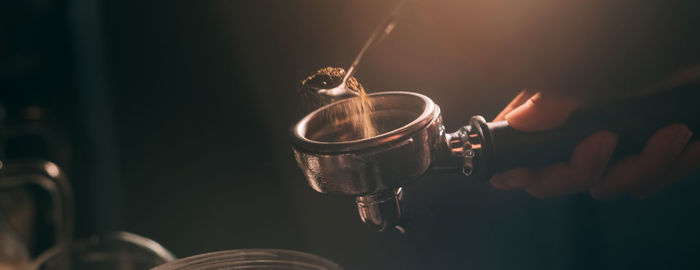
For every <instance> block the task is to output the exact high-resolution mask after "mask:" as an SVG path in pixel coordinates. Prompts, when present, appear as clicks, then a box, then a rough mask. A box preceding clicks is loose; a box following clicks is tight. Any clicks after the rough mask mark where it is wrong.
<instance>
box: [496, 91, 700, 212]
mask: <svg viewBox="0 0 700 270" xmlns="http://www.w3.org/2000/svg"><path fill="white" fill-rule="evenodd" d="M577 105H578V104H577V102H576V101H574V100H571V99H567V98H561V97H556V96H551V95H547V94H542V93H535V92H532V91H528V90H524V91H522V92H521V93H520V94H519V95H518V96H517V97H516V98H515V99H513V101H511V103H510V104H508V106H506V108H505V109H504V110H503V111H502V112H501V113H500V114H499V115H498V116H497V117H496V118H495V119H494V121H503V120H506V121H507V122H508V124H509V125H510V126H511V127H512V128H514V129H517V130H521V131H540V130H547V129H552V128H555V127H558V126H560V125H561V124H563V123H564V122H566V120H567V119H568V118H569V116H570V115H571V113H572V112H573V111H574V110H575V109H576V108H577ZM691 136H692V133H691V131H690V130H689V129H688V127H686V126H685V125H682V124H672V125H668V126H666V127H663V128H661V129H659V130H657V131H656V132H655V133H654V134H652V136H651V137H650V138H649V140H648V141H647V143H646V146H645V147H644V149H643V151H642V152H641V153H640V154H639V155H631V156H628V157H625V158H623V159H622V160H621V161H620V162H618V163H616V164H609V163H610V162H609V161H610V157H611V156H612V153H613V152H614V150H615V147H616V145H617V135H616V134H614V133H612V132H608V131H599V132H596V133H594V134H592V135H591V136H589V137H587V138H585V139H584V140H583V141H581V142H580V143H579V144H578V145H577V146H576V147H575V148H574V151H573V153H572V155H571V159H570V160H569V161H568V162H561V163H558V164H554V165H551V166H548V167H543V168H515V169H511V170H509V171H506V172H503V173H499V174H495V175H494V176H493V177H492V178H491V180H490V181H491V184H492V185H493V186H494V187H496V188H499V189H505V190H512V189H525V190H526V191H527V192H528V193H530V194H531V195H532V196H534V197H537V198H547V197H554V196H559V195H566V194H573V193H578V192H582V191H589V192H590V194H591V196H593V197H594V198H596V199H599V200H606V199H611V198H614V197H617V196H618V195H621V194H625V193H630V194H632V195H634V196H636V197H637V198H646V197H648V196H650V195H652V194H654V193H655V192H656V191H658V190H659V189H661V188H662V187H664V186H666V185H668V184H670V183H672V182H673V181H674V180H676V179H678V178H680V177H682V176H685V175H686V174H688V173H689V172H690V171H691V170H693V169H695V168H697V167H700V141H695V142H692V143H690V144H688V142H689V140H690V138H691Z"/></svg>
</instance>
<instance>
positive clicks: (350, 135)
mask: <svg viewBox="0 0 700 270" xmlns="http://www.w3.org/2000/svg"><path fill="white" fill-rule="evenodd" d="M344 76H345V70H344V69H342V68H334V67H326V68H322V69H319V70H317V71H316V72H315V73H314V74H313V75H311V76H309V77H308V78H306V79H305V80H303V81H302V82H301V87H302V88H307V89H329V88H333V87H335V86H338V85H340V84H341V83H342V81H343V77H344ZM346 84H347V85H346V87H347V88H348V89H349V90H350V91H353V92H355V93H357V94H358V96H357V97H352V98H349V99H347V100H344V101H343V102H342V103H340V104H338V105H337V106H333V107H332V109H330V110H328V113H327V114H326V116H327V120H328V121H329V128H334V129H336V130H335V132H328V133H329V134H333V133H338V132H342V133H343V135H342V136H327V137H326V136H324V137H326V140H329V141H352V140H360V139H365V138H370V137H374V136H376V135H377V134H378V132H377V128H376V126H375V124H374V122H373V121H372V117H371V113H372V109H373V108H374V106H373V104H372V100H371V99H370V98H369V97H368V96H367V93H366V92H365V89H364V88H363V87H362V85H361V84H360V83H359V82H358V81H357V79H355V78H354V77H350V78H349V79H348V80H347V82H346ZM303 92H306V93H309V92H312V91H303ZM314 93H315V92H314ZM326 102H330V100H327V101H326ZM324 105H325V104H324ZM348 128H350V129H351V130H352V131H351V132H347V129H348Z"/></svg>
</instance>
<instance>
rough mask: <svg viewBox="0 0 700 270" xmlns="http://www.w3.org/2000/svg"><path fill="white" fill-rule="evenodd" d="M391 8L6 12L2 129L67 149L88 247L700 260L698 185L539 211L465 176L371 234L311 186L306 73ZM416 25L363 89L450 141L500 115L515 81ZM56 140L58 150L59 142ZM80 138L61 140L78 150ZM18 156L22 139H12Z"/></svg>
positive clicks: (425, 260)
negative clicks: (415, 112)
mask: <svg viewBox="0 0 700 270" xmlns="http://www.w3.org/2000/svg"><path fill="white" fill-rule="evenodd" d="M389 5H390V1H338V0H333V1H232V0H228V1H168V2H165V1H89V0H74V1H60V0H36V1H9V2H5V3H4V4H0V14H1V16H0V18H2V19H1V20H2V21H1V23H0V25H1V27H2V28H0V29H1V31H2V32H0V34H1V35H0V57H1V58H0V59H1V62H0V72H1V73H0V75H1V76H2V77H0V80H1V82H0V83H1V87H0V91H2V95H1V96H0V101H2V105H3V106H4V118H3V125H5V128H12V127H13V126H16V125H18V124H21V123H22V122H23V121H27V119H26V118H27V117H26V115H27V113H26V112H27V111H26V108H32V107H39V108H42V110H44V112H45V113H44V116H43V118H42V119H40V121H42V122H44V123H45V124H46V125H47V126H51V127H52V129H53V130H54V133H55V134H54V135H55V136H56V137H58V138H65V141H67V144H66V145H65V146H64V145H62V146H61V147H62V148H61V149H63V152H61V153H59V154H56V153H53V154H46V153H43V154H42V153H41V151H39V150H37V151H30V150H31V149H19V150H17V151H15V152H7V151H6V153H3V155H4V156H5V158H13V157H17V156H44V157H46V158H48V159H51V160H54V161H56V162H58V163H59V164H60V165H62V167H63V168H64V169H66V170H67V172H68V175H69V176H70V179H71V181H72V184H73V187H74V189H75V196H76V210H77V224H76V226H77V227H76V233H77V236H78V237H86V236H89V235H92V234H94V233H100V232H105V231H110V230H125V231H130V232H134V233H137V234H141V235H144V236H147V237H149V238H152V239H154V240H156V241H158V242H160V243H161V244H163V245H164V246H165V247H166V248H168V249H170V250H171V251H172V252H173V253H175V255H177V256H178V257H186V256H190V255H194V254H199V253H204V252H209V251H217V250H225V249H237V248H283V249H294V250H300V251H305V252H310V253H314V254H318V255H321V256H324V257H326V258H329V259H331V260H333V261H335V262H337V263H339V264H340V265H341V266H343V267H345V268H347V269H436V268H437V269H446V268H463V269H465V268H466V269H629V268H655V269H659V268H664V269H667V268H673V267H681V266H682V267H685V268H694V267H697V266H700V263H698V262H697V259H696V253H697V251H698V250H700V247H699V245H698V244H700V235H699V233H698V228H699V227H700V217H699V215H698V213H697V209H698V207H699V206H700V200H699V199H698V196H697V195H696V194H697V190H698V188H700V183H698V181H697V180H698V177H697V176H695V177H691V178H689V179H685V180H684V181H680V182H679V183H678V184H675V185H674V186H672V187H670V188H667V189H665V190H664V191H662V192H661V193H660V194H658V195H657V196H655V197H653V198H650V199H647V200H643V201H639V200H635V199H631V198H620V199H618V200H614V201H609V202H598V201H594V200H592V199H591V198H590V197H589V196H588V195H587V194H579V195H574V196H569V197H564V198H557V199H548V200H538V199H534V198H531V197H530V196H529V195H527V194H526V193H524V192H522V191H513V192H505V191H498V190H495V189H493V188H492V187H490V186H489V185H488V184H487V183H480V182H472V181H469V180H465V179H464V178H460V177H458V176H440V177H437V176H428V177H425V179H423V180H422V181H420V182H418V183H416V184H415V185H413V186H410V187H409V188H408V190H407V204H408V205H409V207H410V209H411V210H412V213H411V214H412V218H413V219H414V221H415V224H414V226H413V227H412V228H410V232H409V233H408V234H407V235H404V236H400V235H396V234H390V233H384V234H383V233H376V232H373V231H371V230H370V229H369V228H366V227H364V225H363V224H362V223H361V222H360V220H359V218H358V216H357V213H356V210H355V206H354V205H353V203H352V199H351V198H342V197H328V196H324V195H320V194H317V193H315V192H314V191H313V190H312V189H311V188H309V187H308V186H307V185H306V183H305V180H304V178H303V176H302V175H301V173H300V172H299V170H298V169H297V168H296V164H295V162H294V160H293V155H292V152H291V149H290V145H289V142H290V139H289V129H290V127H291V126H292V125H293V124H294V122H295V121H296V120H298V119H299V118H300V117H301V116H303V115H304V113H305V112H306V111H308V107H307V106H306V105H305V104H304V100H302V99H301V96H300V95H299V94H298V93H297V89H296V86H297V84H298V82H299V81H300V80H301V79H303V78H304V77H305V76H307V75H308V74H310V73H312V72H313V71H315V70H316V69H318V68H320V67H324V66H328V65H332V66H343V67H344V66H345V65H347V64H348V63H350V62H351V60H352V58H353V57H354V54H355V53H356V52H357V50H358V48H359V47H360V46H361V45H362V43H363V42H364V40H365V39H366V37H367V36H368V34H369V33H370V32H371V31H372V30H373V28H374V27H375V25H376V24H377V23H378V22H379V21H380V20H381V16H382V15H383V14H384V13H385V12H386V10H387V9H388V8H389ZM444 42H447V41H446V39H445V38H444V37H441V36H440V35H437V34H434V32H433V31H431V29H430V28H429V27H428V26H426V24H425V23H423V22H422V21H421V19H420V16H409V17H408V18H406V19H405V20H404V21H402V23H401V24H400V25H399V27H398V28H397V29H396V31H395V32H394V34H392V36H390V37H389V38H388V39H387V40H385V41H384V42H383V43H381V44H380V45H379V46H378V47H376V48H375V49H373V50H372V51H371V52H370V53H368V54H367V57H366V60H365V62H364V63H363V64H362V65H361V68H360V71H359V73H358V75H357V76H358V78H359V79H360V80H361V81H362V82H363V83H364V85H365V86H366V87H367V88H369V90H370V91H382V90H409V91H416V92H420V93H423V94H426V95H428V96H430V97H431V98H433V99H434V101H435V102H436V103H437V104H439V105H440V106H441V108H442V111H443V117H444V120H445V122H446V123H447V128H448V130H455V129H457V128H458V127H459V126H460V125H463V124H465V122H466V121H467V119H468V117H469V116H471V115H474V114H483V115H485V116H487V118H490V117H493V116H495V114H496V113H497V112H498V111H499V109H500V108H501V107H503V106H504V105H505V104H506V103H507V102H508V101H509V99H510V98H511V97H512V96H514V95H515V93H517V91H518V90H519V89H500V88H498V87H496V86H493V85H489V84H488V83H485V82H483V81H480V79H479V78H478V77H474V76H471V75H470V73H469V72H466V71H464V70H463V69H461V68H460V67H461V66H462V64H461V63H460V62H459V61H458V60H455V57H453V56H452V55H450V53H449V52H446V51H445V50H441V48H443V47H444ZM59 141H60V140H59ZM68 145H69V146H68ZM6 148H7V149H10V148H11V147H9V148H8V147H6Z"/></svg>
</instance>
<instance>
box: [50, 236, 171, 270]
mask: <svg viewBox="0 0 700 270" xmlns="http://www.w3.org/2000/svg"><path fill="white" fill-rule="evenodd" d="M175 259H176V258H175V256H173V254H172V253H170V251H168V250H167V249H165V248H164V247H163V246H161V245H160V244H158V243H157V242H155V241H153V240H151V239H148V238H145V237H143V236H139V235H136V234H132V233H128V232H114V233H110V234H106V235H104V236H99V237H92V238H89V239H85V240H81V241H75V242H73V244H72V245H71V247H70V248H67V249H64V250H62V251H61V252H59V253H57V254H56V255H54V256H53V257H51V258H49V259H47V260H46V261H44V262H39V263H38V264H39V265H38V267H37V269H41V270H68V269H71V270H83V269H92V270H127V269H128V270H141V269H144V270H145V269H150V268H151V267H154V266H157V265H161V264H164V263H167V262H170V261H174V260H175Z"/></svg>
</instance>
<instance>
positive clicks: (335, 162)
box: [292, 86, 700, 232]
mask: <svg viewBox="0 0 700 270" xmlns="http://www.w3.org/2000/svg"><path fill="white" fill-rule="evenodd" d="M697 90H700V87H698V86H688V87H684V88H681V89H676V90H674V91H672V92H671V93H662V94H659V95H655V96H647V97H643V98H635V99H629V100H624V101H619V102H610V103H605V104H601V105H599V106H586V107H584V108H582V109H580V110H578V111H576V112H575V113H574V114H572V116H571V117H570V119H569V120H568V121H567V123H566V124H564V125H563V126H561V127H559V128H557V129H554V130H548V131H541V132H521V131H517V130H514V129H513V128H511V127H510V126H508V123H507V122H505V121H501V122H487V121H486V120H485V119H484V118H483V117H481V116H474V117H472V118H471V119H470V123H469V124H468V125H466V126H464V127H462V128H460V129H459V130H457V131H456V132H453V133H446V132H445V128H444V126H443V123H442V117H441V115H440V107H438V106H437V105H436V104H435V103H434V102H433V101H432V100H431V99H430V98H428V97H426V96H424V95H421V94H417V93H412V92H379V93H374V94H371V95H369V98H370V101H371V102H372V104H373V106H374V109H373V110H372V111H371V112H370V114H371V115H370V117H371V119H372V120H373V122H374V124H375V125H376V127H377V129H378V131H379V135H377V136H374V137H370V138H363V139H356V138H357V137H358V136H356V134H357V132H358V131H357V130H355V129H354V128H353V125H352V124H351V120H352V117H357V116H354V115H347V114H345V115H343V114H342V111H343V110H339V109H338V108H339V107H337V106H344V105H346V104H344V103H345V102H349V100H348V99H346V100H340V101H336V102H334V103H331V104H329V105H326V106H324V107H321V108H319V109H317V110H315V111H313V112H311V113H310V114H308V115H307V116H305V117H304V118H302V119H301V120H300V121H299V122H298V123H297V124H296V125H295V126H294V128H293V131H292V134H293V140H294V142H293V150H294V154H295V157H296V160H297V163H298V165H299V168H300V169H301V171H302V172H303V174H304V176H305V177H306V179H307V180H308V183H309V185H310V186H311V187H312V188H313V189H315V190H316V191H318V192H320V193H326V194H344V195H351V196H355V198H356V199H355V202H356V204H357V207H358V211H359V214H360V218H361V219H362V221H363V222H365V223H367V224H369V225H371V226H372V227H374V228H375V229H377V230H380V231H383V230H387V229H389V228H396V229H398V230H399V231H402V232H403V231H404V230H405V226H404V225H405V224H404V218H405V213H404V209H403V208H402V207H401V195H402V187H403V186H405V185H407V184H409V183H411V182H413V181H415V180H417V179H419V178H420V177H421V176H423V175H425V174H426V173H432V172H458V173H461V174H462V175H465V176H471V177H475V178H479V179H488V178H489V176H490V175H491V174H492V173H494V172H499V171H504V170H507V169H510V168H514V167H521V166H538V165H546V164H553V163H555V162H560V161H565V160H568V158H569V157H570V155H571V152H572V151H573V148H574V147H575V146H576V144H578V142H580V141H581V140H582V139H583V138H585V137H587V136H589V135H591V134H592V133H594V132H596V131H599V130H610V131H613V132H616V133H618V136H619V139H618V141H619V142H620V143H619V144H618V148H617V149H616V155H617V156H622V155H625V154H629V153H635V152H638V151H639V150H640V149H641V148H642V146H643V145H644V142H645V141H646V139H647V138H648V137H649V135H650V134H651V133H652V132H653V131H655V130H656V129H658V128H659V127H662V126H664V125H667V124H670V123H686V124H687V125H688V126H689V127H690V128H691V130H697V127H698V125H697V122H699V121H698V120H700V117H698V116H700V109H699V108H700V106H696V105H695V102H697V100H699V99H698V98H700V95H699V93H700V91H697ZM339 111H340V112H341V113H338V112H339ZM331 114H333V115H331ZM331 116H332V117H335V118H334V121H330V119H331Z"/></svg>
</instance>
